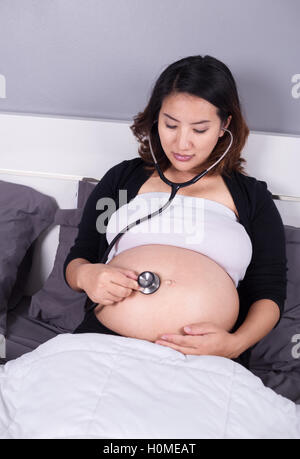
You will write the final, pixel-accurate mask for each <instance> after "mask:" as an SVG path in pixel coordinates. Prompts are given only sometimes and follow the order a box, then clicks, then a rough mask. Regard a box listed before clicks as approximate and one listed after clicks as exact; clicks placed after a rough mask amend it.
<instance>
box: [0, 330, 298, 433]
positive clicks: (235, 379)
mask: <svg viewBox="0 0 300 459" xmlns="http://www.w3.org/2000/svg"><path fill="white" fill-rule="evenodd" d="M0 438H106V439H117V438H122V439H127V438H164V439H165V438H180V439H196V438H300V405H298V406H297V405H295V404H294V403H293V402H291V401H290V400H288V399H286V398H284V397H282V396H280V395H277V394H276V393H275V392H273V391H272V390H271V389H268V388H266V387H265V386H264V385H263V383H262V382H261V380H260V379H259V378H257V377H256V376H254V375H253V374H252V373H250V372H249V371H248V370H246V369H245V368H244V367H242V366H241V365H239V364H237V363H235V362H233V361H231V360H229V359H225V358H222V357H214V356H192V355H189V356H186V355H184V354H182V353H180V352H177V351H175V350H173V349H170V348H166V347H163V346H160V345H158V344H154V343H150V342H148V341H144V340H137V339H133V338H125V337H120V336H112V335H101V334H96V333H86V334H75V335H72V334H62V335H58V336H57V337H55V338H53V339H51V340H49V341H47V342H46V343H44V344H42V345H41V346H39V347H38V348H37V349H36V350H34V351H33V352H30V353H28V354H25V355H23V356H22V357H20V358H18V359H16V360H13V361H10V362H8V363H7V364H6V365H4V366H1V367H0Z"/></svg>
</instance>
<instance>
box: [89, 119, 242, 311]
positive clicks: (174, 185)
mask: <svg viewBox="0 0 300 459" xmlns="http://www.w3.org/2000/svg"><path fill="white" fill-rule="evenodd" d="M222 129H223V130H224V131H226V132H228V133H229V134H230V136H231V139H230V143H229V145H228V147H227V149H226V151H225V152H224V153H223V154H222V156H221V157H220V158H219V159H218V160H217V161H216V162H215V163H214V164H212V165H211V166H210V167H209V168H208V169H205V170H204V171H202V172H201V173H200V174H198V175H196V176H195V177H194V178H192V179H190V180H188V181H186V182H183V183H176V182H171V180H169V179H167V177H165V175H164V174H163V172H162V170H161V169H160V167H159V164H158V162H157V160H156V158H155V155H154V153H153V149H152V145H151V140H150V135H149V136H148V141H149V147H150V152H151V155H152V158H153V161H154V165H155V168H156V170H157V172H158V174H159V176H160V178H161V179H162V180H163V181H164V182H165V183H166V184H167V185H169V186H170V187H171V189H172V191H171V194H170V196H169V199H168V201H167V202H166V203H165V204H164V205H163V206H162V207H161V208H160V209H158V210H156V211H155V212H153V213H152V214H149V215H147V216H145V217H142V218H139V219H138V220H136V221H135V222H133V223H131V224H130V225H128V226H126V227H125V228H123V229H122V230H121V231H120V232H119V234H117V236H115V237H114V239H113V240H112V241H111V243H110V244H109V246H108V247H107V249H106V250H105V252H104V254H103V256H102V258H101V261H99V263H103V264H105V263H106V261H107V258H108V255H109V253H110V251H111V249H112V248H113V246H114V245H115V243H116V242H117V241H118V240H119V239H120V237H121V236H122V235H123V234H124V233H126V231H128V230H130V229H131V228H133V227H134V226H136V225H139V224H140V223H142V222H144V221H146V220H149V219H150V218H152V217H155V216H156V215H158V214H160V213H162V212H163V211H164V210H165V209H167V207H169V206H170V204H171V202H172V201H173V199H174V197H175V195H176V193H177V191H178V190H179V189H180V188H184V187H186V186H189V185H192V184H194V183H196V182H197V181H198V180H200V179H201V178H202V177H204V176H205V175H206V174H207V173H208V172H209V171H210V170H211V169H212V168H213V167H215V166H216V165H217V164H218V163H219V162H220V161H221V160H222V159H223V158H224V156H225V155H226V154H227V153H228V151H229V149H230V147H231V145H232V143H233V135H232V133H231V131H229V129H226V128H222ZM97 304H98V303H93V304H92V305H91V307H90V308H88V311H89V310H90V309H93V308H94V307H95V306H96V305H97Z"/></svg>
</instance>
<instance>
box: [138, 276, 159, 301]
mask: <svg viewBox="0 0 300 459" xmlns="http://www.w3.org/2000/svg"><path fill="white" fill-rule="evenodd" d="M137 281H138V284H139V285H140V287H141V288H140V292H141V293H145V294H146V295H149V293H154V292H156V290H157V289H158V288H159V286H160V279H159V277H158V275H157V274H155V273H152V272H151V271H144V272H142V273H141V274H140V275H139V277H138V280H137Z"/></svg>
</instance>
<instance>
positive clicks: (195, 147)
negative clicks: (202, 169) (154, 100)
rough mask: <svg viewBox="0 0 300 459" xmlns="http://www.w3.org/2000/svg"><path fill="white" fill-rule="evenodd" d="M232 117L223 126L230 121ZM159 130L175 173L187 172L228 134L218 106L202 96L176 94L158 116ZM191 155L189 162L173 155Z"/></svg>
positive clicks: (170, 97) (165, 101)
mask: <svg viewBox="0 0 300 459" xmlns="http://www.w3.org/2000/svg"><path fill="white" fill-rule="evenodd" d="M230 120H231V116H230V117H229V118H228V120H227V123H226V125H225V126H223V127H225V128H226V127H227V126H228V125H229V123H230ZM158 133H159V137H160V142H161V145H162V148H163V150H164V152H165V154H166V156H167V157H168V159H169V160H170V162H171V166H170V170H171V171H172V172H174V173H176V172H181V173H185V172H186V173H187V175H188V173H189V172H192V169H194V168H196V167H198V166H201V164H203V163H204V161H206V159H207V158H208V157H209V155H210V154H211V152H212V151H213V149H214V147H215V145H216V144H217V142H218V139H219V137H222V136H223V135H224V133H225V131H223V130H222V129H221V120H220V118H219V117H218V116H217V107H215V106H214V105H212V104H211V103H210V102H208V101H206V100H205V99H201V98H200V97H197V96H193V95H191V94H187V93H174V94H170V95H169V96H167V97H166V98H165V99H164V100H163V103H162V106H161V109H160V112H159V116H158ZM174 153H175V154H179V155H191V159H190V160H189V161H179V160H178V159H176V157H175V156H174Z"/></svg>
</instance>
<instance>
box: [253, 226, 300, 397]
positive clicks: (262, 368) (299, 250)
mask: <svg viewBox="0 0 300 459" xmlns="http://www.w3.org/2000/svg"><path fill="white" fill-rule="evenodd" d="M284 228H285V237H286V254H287V266H288V272H287V281H288V282H287V298H286V301H285V305H284V311H283V314H282V317H281V320H280V322H279V324H278V325H277V327H276V328H274V329H273V330H271V332H270V333H268V335H267V336H265V337H264V338H263V339H262V340H261V341H260V342H259V343H257V344H256V345H255V346H254V348H253V350H252V352H251V358H250V362H249V369H250V370H251V371H252V372H253V373H255V374H256V375H257V376H259V377H260V378H261V379H262V380H263V382H264V384H265V385H267V386H269V387H271V388H272V389H274V390H275V391H276V392H278V393H280V394H281V395H284V396H285V397H288V398H290V399H291V400H293V401H295V402H297V403H300V228H297V227H294V226H288V225H285V227H284Z"/></svg>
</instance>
